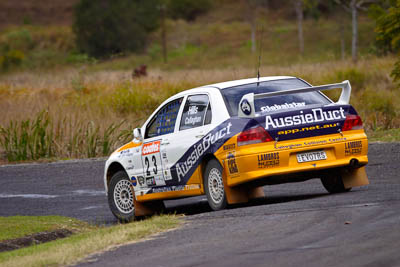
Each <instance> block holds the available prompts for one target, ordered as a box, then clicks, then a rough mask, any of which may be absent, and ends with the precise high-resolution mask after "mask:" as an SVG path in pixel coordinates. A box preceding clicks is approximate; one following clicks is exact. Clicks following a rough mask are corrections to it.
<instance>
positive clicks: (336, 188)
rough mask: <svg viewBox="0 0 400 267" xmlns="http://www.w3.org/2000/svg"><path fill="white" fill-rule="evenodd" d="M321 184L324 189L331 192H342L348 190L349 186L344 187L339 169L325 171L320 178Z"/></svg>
mask: <svg viewBox="0 0 400 267" xmlns="http://www.w3.org/2000/svg"><path fill="white" fill-rule="evenodd" d="M321 182H322V185H323V186H324V187H325V189H326V190H327V191H328V192H329V193H331V194H336V193H343V192H348V191H350V190H351V188H347V189H346V188H345V187H344V184H343V178H342V175H341V174H340V172H339V171H332V172H329V173H327V174H326V175H324V176H323V177H322V178H321Z"/></svg>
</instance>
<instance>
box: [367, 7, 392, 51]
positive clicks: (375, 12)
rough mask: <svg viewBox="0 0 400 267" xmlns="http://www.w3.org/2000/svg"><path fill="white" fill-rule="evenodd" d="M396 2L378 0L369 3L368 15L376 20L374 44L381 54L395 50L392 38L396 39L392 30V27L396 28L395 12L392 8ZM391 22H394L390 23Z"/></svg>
mask: <svg viewBox="0 0 400 267" xmlns="http://www.w3.org/2000/svg"><path fill="white" fill-rule="evenodd" d="M396 2H397V1H396V0H380V1H378V2H377V3H376V4H373V5H371V6H370V8H369V10H368V11H369V12H368V13H369V14H368V15H369V16H370V17H371V18H372V19H374V20H375V22H376V27H375V32H376V33H377V38H376V46H377V49H378V52H379V53H382V54H387V53H391V52H395V51H394V47H393V45H394V43H392V40H393V39H396V38H395V36H396V33H395V32H393V29H395V28H396V27H395V25H396V18H395V17H396V14H395V13H396V12H395V10H393V8H395V7H396ZM397 6H398V5H397ZM391 8H392V9H391ZM392 23H394V24H393V25H391V24H392ZM393 26H394V27H393Z"/></svg>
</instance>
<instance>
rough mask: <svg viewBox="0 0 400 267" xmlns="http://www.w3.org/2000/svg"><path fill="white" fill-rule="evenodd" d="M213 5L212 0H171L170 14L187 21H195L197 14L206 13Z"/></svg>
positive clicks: (169, 5)
mask: <svg viewBox="0 0 400 267" xmlns="http://www.w3.org/2000/svg"><path fill="white" fill-rule="evenodd" d="M211 7H212V1H211V0H196V1H193V0H170V1H169V3H168V11H169V13H170V14H169V15H170V16H171V17H172V18H173V19H184V20H187V21H194V20H195V19H196V17H197V16H199V15H201V14H204V13H206V12H207V11H209V10H210V9H211Z"/></svg>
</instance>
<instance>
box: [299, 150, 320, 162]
mask: <svg viewBox="0 0 400 267" xmlns="http://www.w3.org/2000/svg"><path fill="white" fill-rule="evenodd" d="M296 156H297V162H298V163H302V162H309V161H317V160H326V159H327V157H326V153H325V151H312V152H305V153H299V154H297V155H296Z"/></svg>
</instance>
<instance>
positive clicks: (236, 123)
mask: <svg viewBox="0 0 400 267" xmlns="http://www.w3.org/2000/svg"><path fill="white" fill-rule="evenodd" d="M253 121H254V120H253ZM248 123H249V119H239V118H231V119H228V120H226V121H224V122H223V123H221V124H220V125H218V126H217V127H215V128H214V129H213V130H211V131H210V132H208V133H207V134H206V135H205V136H204V137H203V138H201V139H199V141H197V142H196V143H195V144H193V145H192V146H191V147H190V148H189V149H188V150H187V151H186V152H185V153H184V154H183V156H182V157H181V158H180V159H179V160H178V161H177V162H176V163H175V164H174V165H173V166H172V167H171V177H172V179H171V180H169V181H165V182H166V186H164V187H153V188H151V190H150V191H149V192H148V193H155V192H167V191H176V190H178V189H177V188H181V190H187V188H186V187H182V186H181V187H177V185H186V184H187V182H188V180H189V179H190V177H191V176H192V175H193V173H194V171H195V170H196V168H197V167H198V164H199V162H201V160H202V159H203V157H204V155H206V154H209V153H212V154H213V153H215V152H216V151H217V150H218V149H219V148H220V147H221V146H222V145H224V143H225V142H226V141H227V140H229V139H230V138H231V137H232V136H234V135H236V134H237V133H239V132H241V131H243V129H245V128H246V127H248V126H247V124H248ZM172 187H173V188H172Z"/></svg>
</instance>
